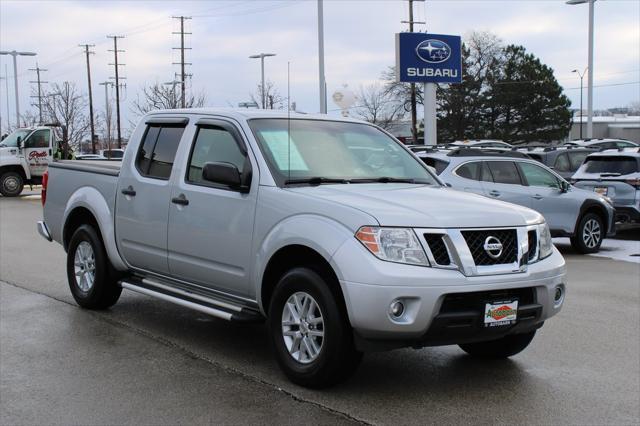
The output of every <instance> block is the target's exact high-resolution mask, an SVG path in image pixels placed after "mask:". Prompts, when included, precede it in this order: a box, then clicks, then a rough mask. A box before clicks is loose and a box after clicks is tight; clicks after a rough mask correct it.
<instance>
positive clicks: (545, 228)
mask: <svg viewBox="0 0 640 426" xmlns="http://www.w3.org/2000/svg"><path fill="white" fill-rule="evenodd" d="M538 241H539V243H538V244H539V249H538V253H539V254H538V260H542V259H544V258H545V257H549V256H550V255H551V253H553V241H551V231H549V225H547V223H546V222H544V223H541V224H540V225H538Z"/></svg>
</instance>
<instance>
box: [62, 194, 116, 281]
mask: <svg viewBox="0 0 640 426" xmlns="http://www.w3.org/2000/svg"><path fill="white" fill-rule="evenodd" d="M79 207H82V208H85V209H87V210H88V211H89V212H91V214H92V215H93V217H94V218H95V219H96V222H98V227H99V228H100V229H98V232H99V233H100V235H101V236H102V241H103V242H104V246H105V249H106V251H107V255H108V256H109V260H110V261H111V264H112V265H113V267H114V268H116V269H117V270H119V271H126V270H128V269H129V268H128V267H127V265H126V264H125V263H124V261H123V260H122V258H121V257H120V253H119V252H118V248H117V246H116V239H115V228H114V220H113V213H114V212H112V211H111V209H110V208H109V205H108V204H107V201H106V200H105V199H104V197H103V196H102V194H101V193H100V191H98V190H97V189H96V188H94V187H90V186H83V187H82V188H79V189H78V190H76V191H75V192H74V193H73V194H71V196H70V197H69V200H68V201H67V205H66V206H65V209H64V214H63V220H62V224H63V225H62V230H61V233H60V235H64V228H65V227H66V226H67V221H68V219H69V216H70V215H71V213H72V212H73V211H74V210H75V209H77V208H79Z"/></svg>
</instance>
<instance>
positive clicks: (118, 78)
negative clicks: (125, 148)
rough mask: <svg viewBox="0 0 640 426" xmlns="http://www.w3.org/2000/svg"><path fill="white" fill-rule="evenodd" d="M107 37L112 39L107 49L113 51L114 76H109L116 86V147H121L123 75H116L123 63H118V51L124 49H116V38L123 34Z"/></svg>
mask: <svg viewBox="0 0 640 426" xmlns="http://www.w3.org/2000/svg"><path fill="white" fill-rule="evenodd" d="M107 38H112V39H113V50H109V52H113V57H114V63H113V64H109V65H113V66H114V69H115V74H116V76H115V77H110V78H111V79H113V80H114V85H115V87H116V126H117V132H118V148H122V134H121V130H120V80H124V77H119V76H118V67H121V66H124V64H118V52H124V50H118V39H119V38H124V36H117V35H113V36H107Z"/></svg>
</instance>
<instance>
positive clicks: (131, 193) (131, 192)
mask: <svg viewBox="0 0 640 426" xmlns="http://www.w3.org/2000/svg"><path fill="white" fill-rule="evenodd" d="M120 192H122V193H123V194H124V195H128V196H129V197H135V196H136V191H135V190H134V189H133V186H131V185H129V186H128V187H126V188H125V189H123V190H122V191H120Z"/></svg>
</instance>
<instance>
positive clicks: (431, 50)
mask: <svg viewBox="0 0 640 426" xmlns="http://www.w3.org/2000/svg"><path fill="white" fill-rule="evenodd" d="M416 54H417V55H418V57H419V58H420V59H422V60H423V61H425V62H429V63H431V64H439V63H441V62H444V61H446V60H447V59H449V58H450V57H451V48H450V47H449V45H448V44H447V43H445V42H444V41H440V40H434V39H429V40H425V41H423V42H422V43H420V44H419V45H418V47H416Z"/></svg>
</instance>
